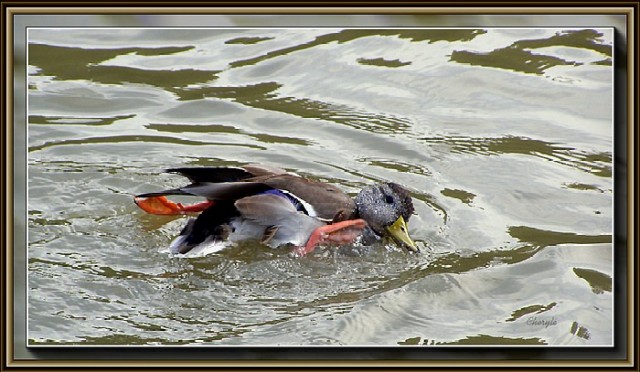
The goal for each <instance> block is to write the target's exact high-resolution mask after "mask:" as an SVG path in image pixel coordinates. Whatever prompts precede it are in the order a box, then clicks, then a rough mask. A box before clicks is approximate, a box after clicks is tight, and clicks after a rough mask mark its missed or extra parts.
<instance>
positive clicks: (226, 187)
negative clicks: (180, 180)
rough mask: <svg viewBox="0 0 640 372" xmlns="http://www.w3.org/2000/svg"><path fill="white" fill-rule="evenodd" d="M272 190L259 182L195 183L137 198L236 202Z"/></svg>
mask: <svg viewBox="0 0 640 372" xmlns="http://www.w3.org/2000/svg"><path fill="white" fill-rule="evenodd" d="M267 190H272V188H271V186H268V185H266V184H264V183H259V182H220V183H211V182H196V183H193V184H191V185H188V186H185V187H180V188H177V189H170V190H164V191H159V192H151V193H146V194H140V195H137V196H136V197H138V198H148V197H155V196H165V195H193V196H202V197H205V198H207V199H209V200H215V201H220V200H237V199H240V198H244V197H246V196H249V195H254V194H259V193H261V192H264V191H267Z"/></svg>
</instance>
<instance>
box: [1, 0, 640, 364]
mask: <svg viewBox="0 0 640 372" xmlns="http://www.w3.org/2000/svg"><path fill="white" fill-rule="evenodd" d="M1 3H2V13H3V16H4V20H5V29H4V30H1V31H3V32H4V33H5V38H4V40H3V41H4V43H5V47H4V48H3V50H2V53H3V55H2V60H4V62H5V66H6V67H5V68H6V70H5V74H4V75H2V80H3V81H2V83H4V84H3V85H4V87H5V89H4V91H3V93H4V95H3V98H4V99H5V100H4V102H3V103H4V104H3V106H2V111H3V112H2V117H3V118H4V120H5V123H4V129H5V131H3V133H2V137H4V138H3V139H2V144H3V145H5V146H6V148H5V151H4V154H3V155H4V156H6V160H5V166H6V168H5V169H6V171H5V172H4V173H3V174H2V183H3V185H4V186H5V193H4V195H3V199H2V204H1V207H2V209H4V210H5V213H4V214H3V217H4V218H5V219H6V220H5V221H4V222H5V223H4V224H3V226H2V232H3V236H5V241H4V242H5V244H6V247H5V250H4V251H3V254H2V260H3V261H4V265H3V266H4V268H5V270H6V271H5V272H6V274H5V276H3V277H2V282H3V286H2V289H3V290H6V293H5V294H4V295H3V305H2V310H3V313H4V314H3V315H4V322H3V324H2V325H3V328H4V332H2V333H3V338H4V342H5V348H4V349H5V350H4V351H5V352H4V353H3V358H2V359H3V363H2V367H3V369H5V368H7V367H9V368H11V369H14V368H20V369H23V368H24V367H36V368H38V367H39V368H43V367H53V368H55V367H58V368H59V367H75V368H78V367H81V368H82V367H85V368H86V367H107V366H108V367H156V368H162V367H165V368H166V367H181V368H184V367H185V365H186V364H188V365H189V366H190V367H206V366H215V367H217V368H229V367H258V366H260V367H288V368H291V367H310V366H322V367H334V368H335V367H378V368H379V367H436V368H438V367H448V368H450V367H458V368H459V367H473V366H477V365H482V366H483V367H487V366H490V367H495V368H504V367H531V366H539V367H543V366H544V367H550V366H555V367H558V366H562V367H574V368H575V367H583V368H585V367H586V368H589V367H591V368H593V367H617V368H620V367H622V368H624V367H626V368H629V367H631V368H633V370H638V355H637V354H636V352H637V336H638V329H637V328H636V327H637V318H638V313H637V301H638V298H637V288H636V280H637V279H638V273H637V267H638V265H637V263H638V262H637V254H636V252H635V251H634V247H635V245H636V244H635V243H636V242H635V236H634V232H635V231H634V227H635V226H636V216H637V205H636V192H637V189H636V188H635V186H636V184H635V170H636V163H635V161H636V156H637V149H636V148H635V147H634V145H635V144H636V143H637V133H636V128H635V125H634V124H635V123H636V120H637V109H638V101H637V96H636V95H637V81H636V75H637V72H636V68H637V61H638V60H637V53H638V51H637V49H636V35H637V30H636V24H637V19H638V13H637V12H638V3H637V2H631V1H611V2H607V3H604V4H603V3H599V2H594V1H582V2H579V1H576V2H575V3H578V4H580V5H581V6H579V7H578V6H575V5H574V3H573V2H567V1H565V2H548V1H526V2H520V5H516V6H514V5H513V4H514V3H513V2H512V1H496V2H487V3H484V2H475V3H468V2H465V1H451V2H449V3H440V2H431V3H428V6H425V3H423V2H407V3H393V5H389V3H380V2H378V1H370V2H367V3H362V4H367V6H366V7H360V6H358V5H355V6H354V5H353V4H358V3H350V4H347V5H349V6H347V7H339V8H338V7H335V6H341V5H345V3H341V2H309V3H306V4H305V5H309V7H307V6H304V7H301V6H300V4H301V3H299V2H295V1H294V2H271V3H268V5H269V6H264V3H262V2H242V5H243V6H246V7H247V8H240V7H238V2H231V3H229V2H214V3H210V2H198V1H196V2H184V3H181V5H180V6H179V7H175V6H166V7H153V8H151V7H149V6H148V4H144V3H134V2H127V1H124V2H122V1H118V2H116V1H114V2H113V4H122V5H126V6H131V7H127V8H123V7H120V8H115V7H109V6H97V5H95V3H94V4H93V5H87V4H82V6H78V3H81V2H57V3H55V4H54V6H50V5H49V4H50V3H49V2H46V1H10V2H1ZM452 3H456V4H455V5H458V6H462V7H461V8H452V7H451V5H452ZM157 4H158V3H155V5H157ZM160 4H164V2H163V3H160ZM377 4H380V5H382V6H378V7H373V6H372V5H377ZM469 4H473V5H472V6H469ZM478 4H483V5H478ZM505 4H507V6H505ZM516 4H518V3H516ZM605 4H606V5H605ZM416 5H418V6H416ZM544 5H546V6H547V8H543V6H544ZM549 5H552V7H549ZM29 6H30V7H29ZM34 6H37V7H38V8H33V7H34ZM187 6H189V8H186V7H187ZM331 6H334V7H333V8H330V7H331ZM48 13H55V14H58V15H60V14H87V15H89V14H102V15H103V14H122V15H124V14H139V13H145V14H203V13H208V14H211V15H216V14H220V15H228V14H242V15H251V14H260V15H263V14H274V15H277V14H285V15H289V14H308V15H318V14H341V15H355V14H365V15H371V14H387V15H402V14H411V15H415V14H421V15H425V14H439V15H442V14H451V15H454V14H455V15H463V14H469V15H484V14H493V15H498V14H499V15H505V14H514V15H522V14H523V13H525V14H540V15H557V14H559V15H562V14H566V15H568V14H595V15H602V14H618V15H625V16H626V19H627V30H626V31H627V43H626V44H627V50H626V52H627V61H626V64H627V74H628V75H627V85H626V92H627V102H626V103H627V106H626V107H627V112H626V114H627V128H626V129H627V139H626V140H627V141H626V146H627V149H626V156H627V159H626V160H627V169H626V174H627V180H626V185H625V186H626V187H627V197H628V199H627V204H626V207H627V209H626V211H627V213H626V217H627V229H626V233H627V240H626V241H627V253H628V260H627V262H626V269H627V304H626V305H627V338H626V339H627V345H626V347H627V349H626V352H627V354H626V355H627V359H626V360H598V361H594V360H588V361H581V362H580V361H578V362H576V361H575V360H562V361H560V360H538V361H535V362H533V363H532V361H531V360H511V361H504V360H503V361H496V360H486V361H485V360H418V361H413V360H400V361H399V360H393V361H392V362H391V363H389V361H383V360H373V361H348V360H322V361H320V360H318V361H313V360H310V361H304V360H301V361H284V360H282V361H275V360H260V361H255V360H253V361H252V360H242V361H238V360H219V361H218V360H216V361H191V362H190V363H189V362H188V361H187V362H186V361H165V360H161V361H158V360H155V361H150V360H109V361H106V362H105V361H103V360H100V361H98V360H95V361H88V362H87V361H82V362H79V361H77V360H73V361H71V360H29V361H24V360H16V359H15V358H14V356H15V354H14V349H13V335H14V333H13V326H14V324H13V321H14V314H13V312H12V306H13V298H14V296H13V295H14V293H13V286H12V285H9V284H12V280H11V279H12V278H13V275H14V273H13V262H14V261H13V252H12V250H13V249H12V248H13V245H12V243H13V229H14V224H13V222H14V221H13V211H14V203H13V183H12V182H11V181H13V177H9V175H11V176H12V175H13V164H14V158H13V148H14V147H13V140H14V138H13V121H14V113H13V93H14V88H15V87H14V81H13V78H14V66H13V59H12V57H13V55H14V46H13V38H14V35H13V16H14V15H18V14H48ZM5 136H6V137H5ZM5 208H6V209H5ZM630 278H631V279H633V280H629V279H630ZM9 315H10V316H9ZM314 362H315V363H317V364H315V365H314V364H313V363H314ZM387 363H388V364H387ZM634 367H635V368H634Z"/></svg>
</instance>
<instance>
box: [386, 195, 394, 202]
mask: <svg viewBox="0 0 640 372" xmlns="http://www.w3.org/2000/svg"><path fill="white" fill-rule="evenodd" d="M384 201H385V202H387V203H388V204H393V196H391V195H385V196H384Z"/></svg>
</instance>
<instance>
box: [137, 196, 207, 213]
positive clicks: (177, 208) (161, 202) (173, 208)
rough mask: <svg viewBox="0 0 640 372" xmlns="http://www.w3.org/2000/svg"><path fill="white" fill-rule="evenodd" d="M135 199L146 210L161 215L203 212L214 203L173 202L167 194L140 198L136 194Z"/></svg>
mask: <svg viewBox="0 0 640 372" xmlns="http://www.w3.org/2000/svg"><path fill="white" fill-rule="evenodd" d="M133 201H134V202H135V203H136V205H137V206H138V207H140V208H141V209H142V210H144V211H145V212H147V213H151V214H159V215H178V214H187V213H196V212H202V211H203V210H205V209H207V208H209V207H210V206H212V205H213V202H212V201H205V202H201V203H196V204H190V205H183V204H182V203H174V202H172V201H171V200H169V199H167V197H166V196H151V197H148V198H140V197H137V196H136V197H134V198H133Z"/></svg>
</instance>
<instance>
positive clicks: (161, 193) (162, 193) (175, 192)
mask: <svg viewBox="0 0 640 372" xmlns="http://www.w3.org/2000/svg"><path fill="white" fill-rule="evenodd" d="M166 195H193V194H190V193H188V192H185V191H183V190H181V189H171V190H164V191H158V192H148V193H146V194H140V195H136V198H150V197H153V196H166Z"/></svg>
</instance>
